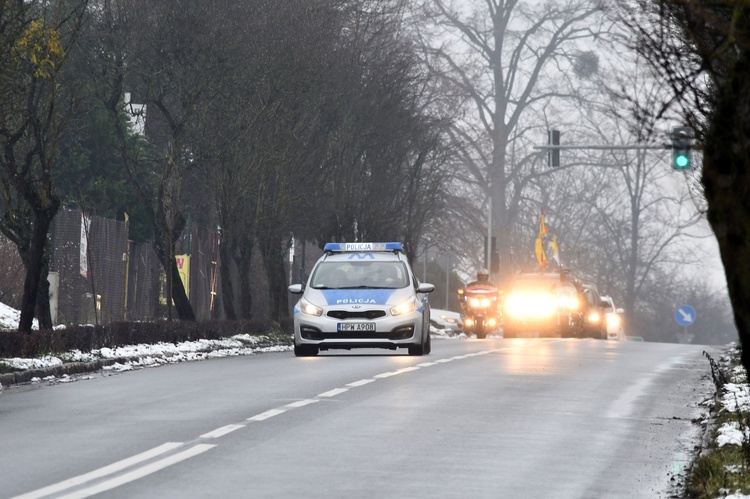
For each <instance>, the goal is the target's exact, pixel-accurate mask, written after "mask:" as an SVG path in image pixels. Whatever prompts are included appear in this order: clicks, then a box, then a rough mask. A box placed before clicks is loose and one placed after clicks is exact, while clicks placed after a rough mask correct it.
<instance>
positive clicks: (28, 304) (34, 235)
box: [18, 203, 58, 333]
mask: <svg viewBox="0 0 750 499" xmlns="http://www.w3.org/2000/svg"><path fill="white" fill-rule="evenodd" d="M57 206H58V204H57V203H53V206H52V207H50V208H48V209H46V210H34V223H33V226H32V229H31V238H30V241H29V248H28V254H27V256H26V258H24V262H28V263H27V264H26V278H25V279H24V283H23V297H22V298H21V319H20V321H19V323H18V330H19V331H24V332H27V333H28V332H31V326H32V324H33V322H34V315H35V311H36V309H37V301H38V299H39V287H40V283H41V276H42V268H43V266H44V252H45V250H46V248H47V232H48V231H49V227H50V223H51V221H52V218H53V217H54V216H55V213H57ZM44 278H45V279H46V278H47V276H46V273H45V276H44ZM48 288H49V286H48ZM47 297H48V298H47V300H46V301H47V309H48V310H49V294H47Z"/></svg>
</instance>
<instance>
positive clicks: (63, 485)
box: [14, 442, 183, 499]
mask: <svg viewBox="0 0 750 499" xmlns="http://www.w3.org/2000/svg"><path fill="white" fill-rule="evenodd" d="M181 445H183V443H182V442H167V443H165V444H163V445H160V446H158V447H154V448H153V449H151V450H147V451H146V452H142V453H140V454H136V455H135V456H132V457H129V458H127V459H123V460H122V461H117V462H116V463H112V464H110V465H108V466H105V467H103V468H99V469H98V470H94V471H91V472H89V473H85V474H83V475H78V476H75V477H73V478H69V479H67V480H64V481H62V482H58V483H56V484H53V485H49V486H47V487H43V488H41V489H38V490H34V491H32V492H29V493H27V494H23V495H20V496H16V497H15V498H14V499H36V498H38V497H45V496H48V495H52V494H56V493H58V492H62V491H63V490H67V489H69V488H71V487H75V486H76V485H81V484H84V483H86V482H90V481H91V480H96V479H97V478H101V477H103V476H107V475H111V474H112V473H116V472H118V471H120V470H124V469H125V468H129V467H130V466H133V465H135V464H138V463H141V462H143V461H147V460H149V459H151V458H154V457H156V456H159V455H161V454H164V453H165V452H169V451H171V450H173V449H176V448H177V447H180V446H181Z"/></svg>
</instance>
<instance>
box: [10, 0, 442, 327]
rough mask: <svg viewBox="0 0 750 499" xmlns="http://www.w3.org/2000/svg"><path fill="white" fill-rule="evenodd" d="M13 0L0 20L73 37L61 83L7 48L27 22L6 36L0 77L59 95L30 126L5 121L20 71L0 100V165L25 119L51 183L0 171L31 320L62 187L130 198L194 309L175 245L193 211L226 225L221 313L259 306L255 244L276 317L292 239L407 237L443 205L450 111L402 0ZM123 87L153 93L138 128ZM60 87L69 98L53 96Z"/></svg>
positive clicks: (77, 193) (89, 202)
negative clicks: (430, 96) (443, 110)
mask: <svg viewBox="0 0 750 499" xmlns="http://www.w3.org/2000/svg"><path fill="white" fill-rule="evenodd" d="M10 4H13V5H15V8H16V9H20V10H22V11H23V12H16V11H13V12H11V10H10V7H8V5H9V4H8V3H4V4H2V5H0V18H1V19H24V20H25V21H24V22H25V23H27V24H29V23H33V22H35V21H37V20H41V25H42V26H43V29H44V30H50V31H49V33H53V32H54V33H55V34H56V35H55V36H59V37H60V40H62V42H61V43H65V45H64V49H65V50H64V59H66V62H67V64H66V65H64V66H63V65H62V64H55V65H54V70H55V72H54V76H55V77H56V78H57V79H55V81H54V82H52V81H47V80H48V79H45V78H44V77H39V76H36V77H35V76H34V71H33V70H34V68H33V67H31V66H29V65H28V64H27V65H26V67H23V68H21V67H17V66H19V64H18V62H17V61H16V60H14V59H13V57H14V56H13V50H14V47H15V46H17V44H18V40H19V39H21V37H22V36H23V35H24V33H28V30H29V28H28V27H24V25H23V24H21V25H19V26H12V28H13V29H15V30H16V32H8V33H5V32H2V33H0V37H2V40H0V42H2V43H3V44H4V47H3V48H2V52H3V53H2V54H1V55H0V57H2V58H3V60H2V61H0V63H2V64H3V68H4V69H3V76H4V77H3V79H2V81H0V85H2V86H3V87H5V86H6V85H11V84H16V82H15V80H14V79H19V80H20V79H22V78H26V79H27V80H28V82H30V84H33V85H37V86H39V88H40V89H46V92H47V95H49V97H48V100H47V101H40V102H39V103H38V104H37V107H35V108H34V109H30V111H33V114H32V117H33V119H32V118H30V121H29V124H28V125H24V124H23V123H15V122H14V121H13V119H12V113H11V111H17V109H16V108H11V107H10V105H11V103H18V102H29V103H30V104H31V100H30V99H31V98H32V95H35V94H34V90H35V88H36V87H28V88H27V87H23V86H21V85H17V84H16V87H14V90H15V91H16V92H17V93H16V94H14V95H13V96H14V97H15V99H10V98H8V99H7V105H8V107H6V102H5V101H4V102H3V107H2V109H0V111H2V112H1V113H0V114H1V115H0V120H2V123H0V125H2V129H0V132H2V140H3V149H4V151H5V154H4V156H3V158H4V159H3V165H2V166H3V168H6V169H7V168H19V169H20V166H13V165H14V163H13V161H12V160H13V159H14V156H13V155H9V154H8V151H10V152H13V151H14V149H13V148H12V147H11V146H9V145H8V141H9V140H11V138H13V137H14V136H15V135H14V133H15V134H16V135H19V134H20V135H21V137H22V138H23V141H24V144H23V146H24V149H23V151H24V153H25V155H24V156H23V157H24V158H25V160H26V161H27V162H28V161H29V158H32V161H31V163H32V164H35V163H38V164H39V165H40V167H41V172H42V173H40V174H39V175H38V177H35V178H34V180H36V178H41V179H42V180H43V181H44V182H42V183H39V182H35V183H33V185H34V186H42V188H43V189H46V190H44V191H43V192H42V193H41V194H33V195H32V194H27V193H26V191H25V190H24V188H23V184H20V183H12V182H9V181H8V180H10V179H16V178H18V176H17V175H15V176H14V175H13V174H12V170H8V171H9V172H11V173H9V174H8V175H4V176H3V181H2V187H3V193H4V197H3V203H2V212H1V213H2V215H3V223H2V230H3V232H4V233H5V234H6V235H7V236H9V237H11V236H13V237H11V239H12V240H13V242H14V243H16V245H17V246H18V247H19V250H20V252H21V254H22V256H24V264H25V266H26V269H27V281H29V283H30V284H29V290H28V293H29V296H28V297H27V296H26V294H25V295H24V309H23V310H22V320H21V325H20V326H21V329H25V330H28V329H30V326H31V320H32V319H33V318H34V315H35V314H34V313H33V309H34V307H36V305H37V303H39V304H42V305H43V304H46V303H47V300H46V294H44V293H43V292H41V291H40V292H39V293H37V292H36V291H35V290H36V288H38V287H39V286H40V283H46V272H43V273H38V272H36V270H35V269H39V268H43V265H42V262H43V261H44V260H43V256H44V255H45V253H44V252H43V250H44V248H45V242H46V236H47V231H48V228H49V223H50V221H51V220H52V218H53V217H54V212H55V211H56V209H57V207H58V206H59V204H60V203H61V202H62V203H68V204H75V205H77V206H79V207H81V208H82V209H85V210H87V211H92V212H96V213H98V214H105V215H116V216H118V217H119V216H122V213H123V212H128V213H129V214H131V215H132V214H134V213H137V219H138V220H139V221H140V223H141V225H140V227H139V229H138V230H139V236H138V237H139V238H141V237H142V238H144V239H146V238H151V239H152V240H153V247H154V250H155V253H156V255H157V256H158V258H159V260H160V262H161V264H162V266H163V267H164V269H166V276H167V289H168V296H167V301H168V303H172V302H174V307H175V312H176V315H177V317H179V318H180V319H186V320H191V319H194V313H193V310H192V307H191V306H190V302H189V300H188V299H187V295H186V293H185V290H184V288H183V285H182V281H181V280H180V279H179V277H178V272H177V266H176V261H175V244H176V242H177V240H178V239H179V237H180V235H181V233H182V232H183V229H184V228H185V225H186V220H187V218H188V216H192V217H193V218H194V219H195V220H196V221H198V222H199V223H202V224H204V225H207V226H217V227H219V228H220V230H221V245H220V249H221V262H222V266H221V278H222V279H221V281H222V296H223V300H222V303H223V304H224V313H225V315H226V316H227V317H228V318H230V319H239V318H248V317H249V314H250V309H251V305H252V300H253V297H252V294H251V291H250V289H251V286H250V285H251V283H252V282H253V280H254V279H256V278H257V276H253V275H252V273H251V267H250V262H251V256H252V255H253V253H254V252H256V253H259V254H260V255H261V258H262V262H263V267H264V269H265V274H266V277H267V281H268V283H269V289H268V293H269V298H270V300H269V302H270V310H269V314H270V316H271V318H273V319H275V320H278V319H280V318H282V317H283V316H285V315H286V314H287V310H288V304H287V293H286V289H285V288H286V278H285V272H284V256H285V252H286V251H287V249H288V247H289V245H290V243H291V240H292V237H294V239H295V240H296V241H315V242H318V243H320V244H322V243H323V242H325V241H328V240H349V241H351V240H355V239H358V240H363V239H388V240H391V239H392V240H401V241H403V242H404V243H405V245H406V248H407V252H412V251H413V250H414V248H416V247H417V245H418V243H419V241H420V239H421V238H422V237H423V234H424V232H425V230H426V226H427V225H428V224H429V223H430V221H431V220H432V219H434V218H435V216H436V212H437V210H438V209H439V208H440V203H441V199H444V197H445V196H444V193H442V192H441V190H442V186H443V182H442V179H443V175H444V168H443V164H444V156H445V149H444V140H443V134H444V130H445V127H446V123H445V120H444V119H442V118H441V117H439V116H435V115H433V114H431V113H429V112H428V111H427V108H426V98H425V95H426V93H427V92H428V90H429V85H430V82H429V80H428V79H427V78H426V77H425V75H424V74H423V73H422V72H421V70H420V65H419V60H418V58H417V56H416V51H415V49H414V47H413V45H412V43H411V41H410V40H409V38H408V36H407V35H406V30H405V29H404V25H403V4H402V3H401V2H400V1H399V0H313V1H308V2H298V1H294V0H253V1H248V2H233V3H231V4H232V5H227V4H226V3H224V2H217V1H214V0H190V1H187V2H185V1H176V0H167V1H164V2H157V3H154V2H149V1H146V0H90V1H89V2H87V3H86V2H83V3H81V4H80V5H79V4H75V3H73V2H71V1H65V0H60V2H59V6H57V7H59V8H58V9H57V10H56V11H55V12H57V13H59V12H66V13H67V14H65V18H64V19H61V20H51V19H48V18H47V17H46V16H47V15H48V14H49V12H48V9H52V6H51V5H50V4H49V3H41V2H39V3H37V2H20V1H19V2H11V3H10ZM235 4H236V5H235ZM20 14H22V15H20ZM53 21H54V22H53ZM55 23H56V24H55ZM10 24H12V23H10ZM8 25H9V24H8V23H6V24H3V25H1V26H0V29H7V26H8ZM63 28H64V29H63ZM42 33H46V31H42ZM14 44H15V45H14ZM61 57H62V56H61ZM14 62H15V63H16V66H14V65H13V63H14ZM24 71H25V73H24ZM6 73H7V75H9V76H7V77H6ZM24 81H25V80H24ZM27 84H28V83H27ZM66 85H67V86H66ZM125 93H130V94H131V95H132V102H136V103H139V104H144V105H145V109H146V111H145V123H146V129H145V136H144V137H139V136H137V135H136V134H134V133H133V130H132V129H131V128H130V127H129V125H128V122H127V120H126V119H125V117H126V115H127V113H128V112H129V111H131V110H132V108H131V107H130V104H129V103H128V102H126V101H125V100H124V95H125ZM68 95H70V97H69V98H67V100H66V103H67V104H69V106H67V107H65V106H62V105H59V104H58V105H54V104H55V101H54V98H55V97H57V99H58V100H59V99H60V96H66V97H67V96H68ZM14 105H17V104H14ZM45 106H46V107H45ZM45 110H46V111H47V113H46V114H44V111H45ZM68 116H70V117H71V118H70V119H68V120H67V121H66V120H65V118H66V117H68ZM40 117H47V119H49V122H50V123H49V124H47V125H46V128H45V127H44V126H45V124H44V123H42V124H41V125H38V123H39V119H40ZM52 125H54V126H52ZM14 126H15V127H19V126H20V127H22V128H21V131H20V132H19V131H18V129H14V128H13V127H14ZM36 126H39V127H40V128H39V129H38V130H37V129H36V128H34V127H36ZM24 127H25V128H24ZM32 132H33V133H32ZM58 139H60V144H61V146H60V149H59V151H58V150H56V148H55V144H54V143H53V141H55V140H58ZM35 140H36V141H38V142H39V143H35V142H34V141H35ZM9 147H10V148H9ZM16 147H18V146H16ZM15 156H18V153H16V155H15ZM51 165H54V166H55V168H54V174H53V170H52V168H51ZM45 167H48V169H47V170H45V169H44V168H45ZM14 182H15V180H14ZM37 199H40V200H41V201H39V202H37ZM40 203H41V204H40ZM44 203H46V204H44ZM144 221H145V223H144ZM14 231H15V232H14ZM26 248H28V250H26ZM25 251H26V252H25ZM40 255H41V256H40ZM27 260H28V262H27ZM37 297H39V298H41V299H39V300H38V301H37ZM170 298H172V299H171V300H170ZM29 307H31V311H29V310H26V309H27V308H29ZM47 309H48V305H47ZM169 310H170V312H169V313H170V317H171V313H172V310H171V308H170V309H169ZM24 311H25V315H24V313H23V312H24ZM37 315H39V314H38V313H37ZM41 319H42V316H40V320H41ZM43 325H48V323H47V322H43Z"/></svg>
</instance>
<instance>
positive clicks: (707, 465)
mask: <svg viewBox="0 0 750 499" xmlns="http://www.w3.org/2000/svg"><path fill="white" fill-rule="evenodd" d="M704 354H705V352H704ZM705 356H706V357H707V358H708V360H709V362H710V364H711V375H712V378H713V381H714V384H715V386H716V397H715V399H714V405H713V407H712V408H711V413H712V414H713V415H714V418H713V422H712V425H711V428H712V429H711V430H710V432H711V434H710V439H709V441H708V442H709V443H708V444H707V445H706V448H704V449H703V451H702V452H701V454H700V456H699V457H698V458H697V459H696V461H695V462H694V463H693V466H692V468H691V472H690V476H689V478H688V480H687V484H686V487H685V497H687V498H691V499H692V498H700V499H703V498H706V499H708V498H710V499H715V498H717V497H727V496H731V495H734V496H735V497H742V496H750V399H749V398H748V395H750V392H749V391H748V379H747V373H746V372H745V370H744V368H743V367H742V365H741V364H740V361H739V358H740V350H739V347H735V348H733V349H731V350H730V352H729V355H727V356H725V357H722V359H721V362H716V361H715V360H714V359H713V358H711V357H710V356H709V355H708V354H705Z"/></svg>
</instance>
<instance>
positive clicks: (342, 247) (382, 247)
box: [323, 242, 403, 253]
mask: <svg viewBox="0 0 750 499" xmlns="http://www.w3.org/2000/svg"><path fill="white" fill-rule="evenodd" d="M323 251H325V252H326V253H335V252H340V253H344V252H359V253H363V252H368V253H369V252H372V251H393V252H394V253H399V252H402V251H403V247H402V245H401V243H393V242H391V243H326V245H325V246H324V247H323Z"/></svg>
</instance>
